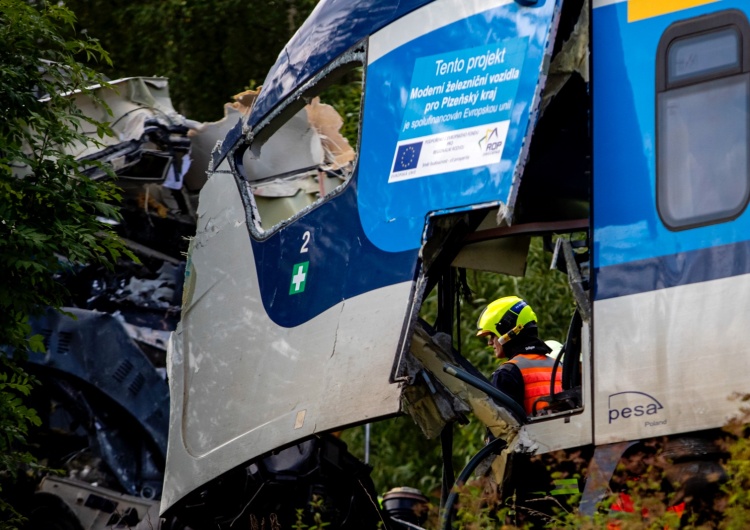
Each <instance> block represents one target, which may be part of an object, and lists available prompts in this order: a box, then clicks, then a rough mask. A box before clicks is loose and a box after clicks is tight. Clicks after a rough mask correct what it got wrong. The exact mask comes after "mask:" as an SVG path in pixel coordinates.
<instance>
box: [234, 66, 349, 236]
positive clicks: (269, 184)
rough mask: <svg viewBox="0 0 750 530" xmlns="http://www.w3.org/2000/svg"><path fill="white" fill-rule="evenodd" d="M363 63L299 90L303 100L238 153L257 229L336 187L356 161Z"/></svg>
mask: <svg viewBox="0 0 750 530" xmlns="http://www.w3.org/2000/svg"><path fill="white" fill-rule="evenodd" d="M362 93H363V67H362V64H361V63H359V62H352V63H349V64H346V65H344V66H342V67H339V68H337V69H336V71H334V72H332V73H330V74H329V76H328V77H322V78H321V79H320V80H319V81H318V82H317V83H315V84H314V85H313V86H312V87H311V88H310V89H308V90H306V91H305V92H304V93H303V94H302V95H300V96H297V99H301V100H303V101H305V102H306V105H305V106H304V107H303V108H302V109H300V110H298V111H297V112H296V113H294V114H292V115H289V113H286V112H280V113H279V114H278V115H277V116H276V118H275V119H276V120H277V121H278V120H280V121H281V123H269V125H267V126H266V127H269V128H272V129H273V131H274V132H273V133H272V134H271V135H270V136H269V137H268V138H267V139H265V140H261V141H260V146H258V145H255V144H254V145H253V146H252V148H251V149H246V150H245V152H244V153H243V155H242V164H241V165H239V164H238V169H239V171H240V172H241V173H242V179H243V180H244V185H245V186H246V187H247V190H248V192H249V193H248V196H249V197H251V199H250V200H251V201H252V202H253V203H254V204H253V206H254V207H253V208H252V216H251V217H252V221H253V222H252V226H253V227H254V229H255V231H256V232H257V234H258V235H267V233H268V232H270V231H273V230H274V229H277V228H280V227H281V226H283V225H285V224H287V223H288V222H290V221H291V220H292V219H294V218H296V217H298V216H299V215H302V213H303V212H305V211H308V210H309V209H311V208H313V207H315V206H317V205H318V204H320V203H321V202H323V201H324V200H325V199H327V198H329V197H331V196H333V195H334V194H335V193H338V192H340V190H341V189H343V186H344V185H345V184H346V183H347V182H348V181H349V178H350V177H351V175H352V172H353V170H354V166H355V163H356V150H355V149H356V148H357V146H358V143H359V129H360V127H359V124H360V116H361V105H362Z"/></svg>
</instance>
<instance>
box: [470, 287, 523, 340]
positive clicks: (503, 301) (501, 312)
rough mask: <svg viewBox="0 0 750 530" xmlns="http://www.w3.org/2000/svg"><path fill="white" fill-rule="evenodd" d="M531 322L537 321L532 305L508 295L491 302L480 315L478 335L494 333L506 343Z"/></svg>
mask: <svg viewBox="0 0 750 530" xmlns="http://www.w3.org/2000/svg"><path fill="white" fill-rule="evenodd" d="M531 322H536V313H534V310H533V309H531V306H530V305H529V304H527V303H526V302H524V301H523V300H522V299H521V298H519V297H517V296H506V297H504V298H499V299H497V300H495V301H494V302H492V303H490V304H489V305H488V306H487V307H486V308H485V309H484V311H482V314H481V315H479V320H478V321H477V336H478V337H481V336H484V335H490V334H492V335H495V336H497V337H498V342H500V344H505V343H506V342H508V341H509V340H511V339H512V338H513V337H515V336H516V335H518V333H519V332H520V331H521V330H522V329H523V328H524V327H525V326H526V325H528V324H529V323H531Z"/></svg>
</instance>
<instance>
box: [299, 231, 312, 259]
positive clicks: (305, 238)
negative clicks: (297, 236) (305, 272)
mask: <svg viewBox="0 0 750 530" xmlns="http://www.w3.org/2000/svg"><path fill="white" fill-rule="evenodd" d="M308 243H310V231H309V230H307V231H305V233H304V234H302V248H300V249H299V253H300V254H304V253H305V252H307V244H308Z"/></svg>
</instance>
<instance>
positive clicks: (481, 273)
mask: <svg viewBox="0 0 750 530" xmlns="http://www.w3.org/2000/svg"><path fill="white" fill-rule="evenodd" d="M494 214H495V212H494V210H493V211H491V212H488V214H487V218H486V219H485V220H484V221H483V222H482V223H480V225H479V227H478V228H477V230H476V232H474V234H481V233H482V232H483V231H484V230H491V229H492V228H490V227H491V226H494ZM507 230H516V231H517V233H516V234H512V235H509V236H507V237H501V238H494V239H486V240H481V238H475V239H477V242H474V243H471V244H466V245H464V246H463V247H462V248H461V249H460V250H459V251H455V250H454V252H456V254H455V256H454V257H453V261H452V262H451V264H450V266H449V267H448V269H447V270H448V272H444V273H443V279H442V280H440V281H438V282H433V283H434V284H435V287H434V288H432V289H431V292H429V293H428V294H426V296H425V297H424V301H423V303H422V304H421V307H420V313H419V316H420V319H421V320H423V321H424V324H417V325H418V326H420V327H422V328H423V329H425V330H427V331H428V333H430V334H432V335H433V342H440V345H441V346H442V348H443V350H445V351H446V352H448V355H446V356H447V357H451V356H452V357H453V359H454V360H455V361H456V366H457V367H458V368H460V369H462V370H464V371H466V372H468V373H470V374H472V375H474V376H475V377H477V376H478V377H480V379H482V380H484V381H486V382H489V381H490V380H491V374H492V373H493V372H494V371H495V370H497V369H498V368H499V366H500V364H499V363H498V360H497V359H495V357H494V355H493V352H492V351H491V347H488V346H487V345H486V344H485V342H486V341H483V340H482V339H481V338H478V337H476V322H477V320H478V318H479V315H480V314H481V312H482V310H483V309H484V308H485V307H486V306H487V304H489V303H490V302H492V301H493V300H495V299H498V298H501V297H504V296H513V295H517V296H520V297H521V298H523V299H524V300H526V301H527V302H528V303H529V304H530V305H531V306H532V308H533V309H534V311H535V312H536V315H537V317H538V327H539V338H540V339H542V340H543V341H544V342H546V343H547V345H548V346H549V347H550V348H551V349H552V350H553V352H552V354H551V355H552V357H554V358H556V359H557V361H556V365H555V368H554V370H555V371H556V372H557V371H558V370H559V371H560V373H561V375H562V381H563V385H562V388H563V390H562V392H558V393H554V394H553V395H550V396H547V397H544V398H542V399H540V400H539V402H540V403H544V404H546V405H547V406H548V408H547V409H546V410H545V411H544V412H541V410H540V412H539V413H538V414H537V415H531V416H530V417H529V418H528V419H529V421H530V422H537V421H546V420H548V419H552V418H556V417H559V416H560V415H565V416H567V415H570V414H573V413H578V412H581V411H582V410H583V375H582V374H583V367H582V363H583V362H584V361H583V357H582V340H583V338H582V329H583V326H584V325H585V323H586V322H587V321H588V315H589V314H590V305H588V304H587V303H586V302H588V301H589V297H590V283H589V259H590V258H589V253H588V237H587V233H586V232H579V231H577V230H580V228H575V229H568V230H562V229H561V230H560V231H562V232H571V231H575V232H574V233H557V232H555V231H549V232H541V231H538V230H532V231H530V232H524V231H523V228H522V227H519V226H516V227H513V228H508V229H507ZM435 261H438V260H435ZM550 263H552V266H550ZM432 274H435V272H434V271H433V272H432ZM446 278H447V280H446ZM446 282H447V283H446ZM428 284H429V282H428ZM446 291H450V293H449V294H448V295H447V296H446ZM579 291H580V292H579ZM446 319H451V323H450V324H446V322H445V320H446ZM439 332H442V335H444V336H442V337H438V334H439ZM488 348H489V350H488ZM420 355H421V354H420ZM408 357H409V356H407V358H408ZM408 362H410V361H408V360H407V363H408ZM400 368H401V367H400ZM412 371H413V370H412ZM399 372H400V370H399ZM433 375H434V374H433ZM414 382H415V383H416V384H418V385H419V384H422V381H421V380H420V379H419V378H414ZM433 386H435V384H434V383H433ZM407 408H408V407H407ZM420 419H422V418H420ZM444 419H445V418H444ZM418 423H419V421H418ZM420 426H421V427H423V430H424V426H422V425H421V424H420ZM428 428H429V429H430V430H431V431H432V432H435V431H437V430H438V428H436V427H435V426H434V425H433V426H428Z"/></svg>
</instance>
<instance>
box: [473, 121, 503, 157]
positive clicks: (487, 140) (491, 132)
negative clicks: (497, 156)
mask: <svg viewBox="0 0 750 530" xmlns="http://www.w3.org/2000/svg"><path fill="white" fill-rule="evenodd" d="M493 139H494V140H495V141H494V142H493V141H492V140H493ZM482 144H485V145H484V151H485V153H488V152H492V151H497V150H498V149H500V148H501V147H502V146H503V142H502V141H501V140H500V134H499V133H498V132H497V127H495V128H494V129H487V131H486V132H485V133H484V137H483V138H480V139H479V148H480V149H482V148H483V146H482Z"/></svg>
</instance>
